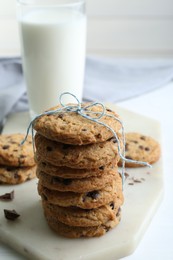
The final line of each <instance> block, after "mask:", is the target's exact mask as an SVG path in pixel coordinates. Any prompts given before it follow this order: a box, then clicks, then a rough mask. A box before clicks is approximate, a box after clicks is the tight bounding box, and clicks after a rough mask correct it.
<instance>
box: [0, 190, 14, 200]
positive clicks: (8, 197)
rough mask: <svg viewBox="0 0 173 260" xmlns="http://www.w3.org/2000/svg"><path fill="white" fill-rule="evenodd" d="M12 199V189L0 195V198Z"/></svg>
mask: <svg viewBox="0 0 173 260" xmlns="http://www.w3.org/2000/svg"><path fill="white" fill-rule="evenodd" d="M13 199H14V190H13V191H11V192H8V193H5V194H3V195H0V200H3V201H11V200H13Z"/></svg>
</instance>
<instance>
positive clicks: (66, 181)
mask: <svg viewBox="0 0 173 260" xmlns="http://www.w3.org/2000/svg"><path fill="white" fill-rule="evenodd" d="M62 183H63V184H64V185H69V184H71V183H72V180H71V179H64V180H63V182H62Z"/></svg>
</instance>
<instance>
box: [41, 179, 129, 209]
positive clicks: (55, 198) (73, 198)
mask: <svg viewBox="0 0 173 260" xmlns="http://www.w3.org/2000/svg"><path fill="white" fill-rule="evenodd" d="M38 193H39V195H40V196H41V197H42V200H46V201H48V202H49V203H51V204H54V205H58V206H62V207H70V206H76V207H79V208H83V209H92V208H97V207H100V206H102V205H105V204H108V203H109V202H111V201H112V200H115V199H120V200H122V201H123V200H124V198H123V194H122V181H121V178H120V181H119V182H118V181H116V182H115V181H114V180H113V181H112V182H111V183H109V184H107V185H105V186H104V187H103V189H101V190H98V189H96V190H91V191H89V192H83V193H75V192H59V191H57V190H51V189H48V188H46V187H44V186H42V185H41V184H40V181H39V183H38Z"/></svg>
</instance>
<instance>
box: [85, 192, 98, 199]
mask: <svg viewBox="0 0 173 260" xmlns="http://www.w3.org/2000/svg"><path fill="white" fill-rule="evenodd" d="M86 196H87V197H89V198H92V199H93V200H95V199H97V198H98V197H99V192H98V191H97V190H94V191H90V192H87V193H86Z"/></svg>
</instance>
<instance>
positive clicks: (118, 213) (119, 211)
mask: <svg viewBox="0 0 173 260" xmlns="http://www.w3.org/2000/svg"><path fill="white" fill-rule="evenodd" d="M120 213H121V208H119V209H118V211H117V214H116V217H119V216H120Z"/></svg>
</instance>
